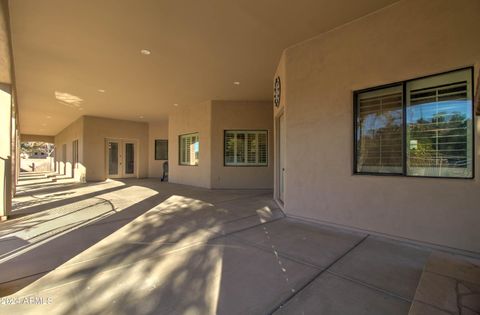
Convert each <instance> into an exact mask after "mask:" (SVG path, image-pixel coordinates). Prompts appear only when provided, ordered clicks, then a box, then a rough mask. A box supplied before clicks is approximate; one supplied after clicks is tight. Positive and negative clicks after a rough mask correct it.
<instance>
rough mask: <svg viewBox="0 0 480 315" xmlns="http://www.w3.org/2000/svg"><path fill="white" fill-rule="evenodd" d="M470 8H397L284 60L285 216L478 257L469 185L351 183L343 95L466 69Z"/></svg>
mask: <svg viewBox="0 0 480 315" xmlns="http://www.w3.org/2000/svg"><path fill="white" fill-rule="evenodd" d="M479 12H480V1H478V0H458V1H450V0H435V1H431V0H406V1H400V2H398V3H397V4H395V5H392V6H390V7H388V8H385V9H383V10H381V11H379V12H377V13H374V14H371V15H369V16H366V17H364V18H362V19H359V20H356V21H354V22H352V23H350V24H347V25H345V26H343V27H340V28H337V29H335V30H333V31H330V32H328V33H325V34H323V35H320V36H318V37H316V38H314V39H312V40H310V41H307V42H303V43H301V44H299V45H296V46H294V47H291V48H289V49H287V50H286V52H285V56H284V58H285V60H283V61H284V62H285V65H286V70H285V71H286V79H284V80H283V81H284V82H283V83H284V84H283V90H284V91H285V90H286V114H287V115H286V126H287V135H286V137H287V156H286V159H287V175H286V176H287V179H286V192H285V193H286V202H285V209H286V212H287V214H288V215H290V216H297V217H304V218H309V219H314V220H317V221H323V222H328V223H334V224H339V225H345V226H349V227H354V228H360V229H364V230H371V231H375V232H379V233H385V234H388V235H393V236H398V237H403V238H408V239H413V240H419V241H423V242H429V243H433V244H440V245H444V246H450V247H455V248H459V249H464V250H469V251H474V252H477V253H478V252H480V241H479V240H480V228H479V222H480V171H479V169H480V150H479V141H478V139H479V138H480V121H479V119H478V118H476V123H475V125H476V132H475V138H476V151H475V152H476V154H475V163H476V171H475V179H474V180H464V179H432V178H408V177H389V176H359V175H357V176H354V175H352V172H353V165H352V164H353V162H352V161H353V110H352V108H353V105H352V102H353V93H352V92H353V91H354V90H357V89H362V88H368V87H374V86H377V85H382V84H386V83H391V82H396V81H400V80H405V79H411V78H415V77H419V76H424V75H429V74H435V73H439V72H442V71H447V70H452V69H456V68H459V67H464V66H469V65H476V67H475V71H476V73H475V77H478V71H479V62H480V41H479V40H478V13H479Z"/></svg>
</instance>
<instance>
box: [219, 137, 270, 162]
mask: <svg viewBox="0 0 480 315" xmlns="http://www.w3.org/2000/svg"><path fill="white" fill-rule="evenodd" d="M224 148H225V151H224V162H225V165H236V166H266V165H268V132H267V131H266V130H255V131H241V130H227V131H225V144H224Z"/></svg>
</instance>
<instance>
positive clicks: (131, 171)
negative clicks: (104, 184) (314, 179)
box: [123, 141, 136, 177]
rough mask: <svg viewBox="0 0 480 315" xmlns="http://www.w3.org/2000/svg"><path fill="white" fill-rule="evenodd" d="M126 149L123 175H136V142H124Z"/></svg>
mask: <svg viewBox="0 0 480 315" xmlns="http://www.w3.org/2000/svg"><path fill="white" fill-rule="evenodd" d="M123 149H124V152H125V154H124V156H125V158H124V163H123V165H124V169H123V177H135V176H136V165H135V163H136V161H135V143H134V142H128V141H124V142H123Z"/></svg>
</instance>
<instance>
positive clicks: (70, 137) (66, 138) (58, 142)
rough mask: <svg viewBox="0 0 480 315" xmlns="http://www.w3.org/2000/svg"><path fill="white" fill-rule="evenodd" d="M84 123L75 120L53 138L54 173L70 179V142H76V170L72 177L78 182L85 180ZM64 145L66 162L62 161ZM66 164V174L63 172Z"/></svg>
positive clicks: (71, 156) (71, 164)
mask: <svg viewBox="0 0 480 315" xmlns="http://www.w3.org/2000/svg"><path fill="white" fill-rule="evenodd" d="M84 122H85V119H84V118H83V117H80V118H79V119H77V120H75V121H74V122H73V123H71V124H70V125H69V126H67V127H66V128H65V129H63V130H62V131H61V132H60V133H59V134H57V135H56V136H55V163H56V171H57V172H58V173H59V174H62V175H66V176H69V177H72V167H73V152H72V148H73V144H72V142H73V141H75V140H78V163H79V168H78V170H76V171H74V172H73V173H74V177H75V179H76V180H78V181H82V182H83V181H85V179H86V164H85V159H84V137H83V131H84ZM64 144H65V145H66V152H65V153H66V161H63V145H64ZM65 164H66V173H65V172H64V170H65Z"/></svg>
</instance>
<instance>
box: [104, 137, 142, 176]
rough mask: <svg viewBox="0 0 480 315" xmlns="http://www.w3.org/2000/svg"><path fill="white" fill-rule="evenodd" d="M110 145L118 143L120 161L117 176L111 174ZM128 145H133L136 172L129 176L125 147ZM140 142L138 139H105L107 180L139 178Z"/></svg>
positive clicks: (118, 160) (118, 161)
mask: <svg viewBox="0 0 480 315" xmlns="http://www.w3.org/2000/svg"><path fill="white" fill-rule="evenodd" d="M109 143H117V145H118V159H117V163H118V164H117V170H118V172H117V174H109V171H110V170H109V165H110V164H109V157H110V156H109V150H108V145H109ZM126 144H133V151H134V156H133V160H134V171H133V173H132V174H127V172H126V161H125V158H126V154H125V146H126ZM138 151H139V150H138V140H136V139H121V138H107V139H105V178H128V177H136V178H138V155H139V154H138Z"/></svg>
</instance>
